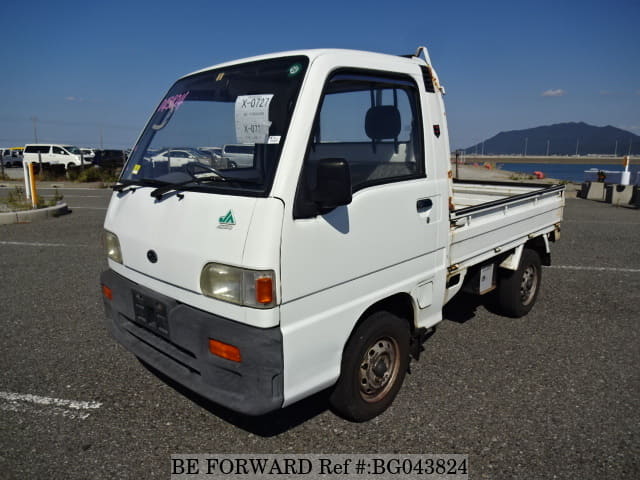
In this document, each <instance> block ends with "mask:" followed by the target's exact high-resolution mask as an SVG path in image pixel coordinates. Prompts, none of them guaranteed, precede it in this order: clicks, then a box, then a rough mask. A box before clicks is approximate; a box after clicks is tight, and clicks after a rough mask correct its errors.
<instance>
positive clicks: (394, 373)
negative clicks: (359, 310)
mask: <svg viewBox="0 0 640 480" xmlns="http://www.w3.org/2000/svg"><path fill="white" fill-rule="evenodd" d="M408 365H409V328H408V324H407V322H406V321H404V320H403V319H401V318H399V317H397V316H396V315H394V314H392V313H389V312H384V311H380V312H376V313H374V314H372V315H371V316H370V317H369V318H367V319H365V320H364V322H363V323H361V324H360V325H358V327H356V329H355V330H354V332H353V333H352V335H351V338H350V339H349V341H348V342H347V346H346V347H345V350H344V353H343V357H342V368H341V372H340V378H339V379H338V382H337V383H336V386H335V388H334V390H333V392H332V393H331V397H330V398H329V402H330V403H331V406H332V407H333V409H334V410H335V411H336V413H338V414H339V415H340V416H342V417H344V418H346V419H348V420H353V421H356V422H364V421H366V420H370V419H371V418H373V417H376V416H378V415H380V414H381V413H382V412H384V411H385V410H386V409H387V408H388V407H389V405H391V403H392V402H393V399H394V398H395V396H396V395H397V393H398V390H400V387H401V386H402V381H403V380H404V376H405V373H406V372H407V367H408Z"/></svg>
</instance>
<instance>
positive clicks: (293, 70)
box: [287, 63, 302, 77]
mask: <svg viewBox="0 0 640 480" xmlns="http://www.w3.org/2000/svg"><path fill="white" fill-rule="evenodd" d="M301 71H302V65H301V64H299V63H294V64H293V65H291V66H290V67H289V73H287V76H288V77H295V76H296V75H298V74H299V73H300V72H301Z"/></svg>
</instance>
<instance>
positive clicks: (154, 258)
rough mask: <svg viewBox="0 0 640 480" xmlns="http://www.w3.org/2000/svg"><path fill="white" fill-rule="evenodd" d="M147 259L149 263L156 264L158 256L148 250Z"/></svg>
mask: <svg viewBox="0 0 640 480" xmlns="http://www.w3.org/2000/svg"><path fill="white" fill-rule="evenodd" d="M147 259H148V260H149V261H150V262H151V263H156V262H157V261H158V254H157V253H156V252H154V251H153V250H149V251H148V252H147Z"/></svg>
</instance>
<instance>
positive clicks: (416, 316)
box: [101, 47, 565, 421]
mask: <svg viewBox="0 0 640 480" xmlns="http://www.w3.org/2000/svg"><path fill="white" fill-rule="evenodd" d="M443 94H444V88H443V87H442V86H441V84H440V82H439V80H438V77H437V75H436V72H435V70H434V68H433V66H432V65H431V61H430V60H429V55H428V52H427V50H426V48H424V47H420V48H419V49H418V51H417V52H416V53H415V55H406V56H393V55H387V54H379V53H369V52H360V51H351V50H338V49H335V50H334V49H322V50H305V51H292V52H285V53H277V54H272V55H264V56H258V57H253V58H248V59H243V60H238V61H234V62H229V63H224V64H220V65H217V66H214V67H211V68H207V69H204V70H200V71H197V72H195V73H192V74H190V75H187V76H184V77H182V78H180V79H179V80H178V81H177V82H176V83H175V84H174V85H173V86H172V87H171V89H170V90H169V92H168V93H167V94H166V96H165V97H164V98H163V100H162V101H161V102H160V104H159V105H158V107H157V108H156V110H155V111H154V112H153V114H152V115H151V118H150V119H149V122H148V124H147V126H146V128H145V129H144V130H143V132H142V134H141V135H140V137H139V139H138V141H137V144H136V146H135V148H134V149H133V152H132V154H131V156H130V158H129V160H128V162H127V164H126V166H125V168H124V170H123V172H122V174H121V177H120V179H119V181H118V183H117V184H116V185H115V186H114V187H113V188H114V192H113V195H112V198H111V202H110V204H109V208H108V211H107V214H106V219H105V223H104V228H105V248H106V250H107V255H108V267H109V268H108V270H107V271H105V272H104V273H103V274H102V276H101V284H102V292H103V296H104V304H105V309H106V317H107V325H108V327H109V330H110V332H111V334H112V335H113V336H114V337H115V338H116V339H117V341H118V342H120V343H121V344H122V345H123V346H124V347H125V348H126V349H128V350H129V351H131V352H132V353H133V354H134V355H136V356H137V357H138V358H139V359H140V360H141V361H142V362H143V363H145V364H147V365H149V366H151V367H152V369H153V370H155V371H157V372H160V373H162V374H163V375H164V376H167V377H169V378H171V379H173V380H174V381H176V382H178V383H179V384H182V385H183V386H186V387H187V388H188V389H189V390H191V391H193V392H196V393H197V394H199V395H201V396H203V397H205V398H206V399H208V400H211V401H213V402H215V403H217V404H220V405H223V406H225V407H228V408H229V409H232V410H234V411H237V412H241V413H244V414H248V415H261V414H265V413H267V412H270V411H273V410H276V409H279V408H282V407H286V406H288V405H291V404H292V403H294V402H297V401H299V400H301V399H303V398H305V397H308V396H309V395H311V394H313V393H315V392H319V391H322V390H325V389H330V390H327V392H328V393H329V396H328V398H329V403H330V405H331V407H332V408H333V410H334V411H335V412H336V413H338V414H339V415H341V416H343V417H345V418H347V419H349V420H352V421H365V420H368V419H371V418H373V417H375V416H376V415H379V414H380V413H382V412H383V411H384V410H385V409H386V408H387V407H389V405H390V404H391V403H392V401H393V399H394V398H395V396H396V394H397V392H398V390H399V388H400V386H401V384H402V381H403V379H404V376H405V373H406V372H407V370H408V367H409V362H410V359H411V358H410V357H413V358H416V359H417V357H418V355H419V353H420V351H421V350H422V348H423V347H422V344H423V342H424V341H425V340H426V338H427V337H428V336H429V334H430V333H432V332H433V329H434V326H435V325H436V324H437V323H438V322H440V321H441V320H442V319H443V306H444V305H445V304H446V303H447V302H449V301H450V300H451V299H452V298H453V297H454V296H455V295H456V293H458V292H459V291H461V290H464V291H467V292H471V293H475V294H478V295H484V294H487V295H488V298H489V299H490V301H491V302H492V304H493V305H494V306H495V308H496V310H497V311H498V312H500V313H503V314H505V315H507V316H511V317H520V316H523V315H526V314H527V313H528V312H529V310H530V309H531V307H532V306H533V304H534V302H535V301H536V298H537V295H538V292H539V288H540V279H541V273H542V272H541V265H549V264H550V244H551V242H554V241H555V240H557V239H558V238H559V234H560V222H561V221H562V214H563V208H564V200H565V198H564V187H563V186H560V185H551V186H549V185H540V184H536V185H531V184H518V183H490V182H489V183H487V182H484V183H482V182H468V181H456V180H453V179H452V172H451V163H450V150H449V139H448V131H447V121H446V115H445V109H444V104H443ZM228 144H234V145H249V146H251V147H252V150H253V158H252V162H251V165H246V166H245V165H233V164H230V165H226V166H225V168H222V167H219V166H217V165H216V164H214V163H213V162H209V161H205V160H204V159H202V160H201V161H195V162H189V163H186V164H180V165H177V166H174V165H171V164H169V162H166V161H165V162H163V161H159V160H157V156H156V154H157V152H158V151H160V150H167V149H178V148H190V149H194V150H198V149H199V148H200V147H203V146H208V148H210V147H211V146H217V147H220V148H222V147H223V146H224V145H228ZM154 157H155V158H154ZM232 167H233V168H232Z"/></svg>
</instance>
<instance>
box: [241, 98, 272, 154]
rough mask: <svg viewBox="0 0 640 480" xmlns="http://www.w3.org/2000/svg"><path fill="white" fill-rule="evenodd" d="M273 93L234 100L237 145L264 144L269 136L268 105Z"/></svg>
mask: <svg viewBox="0 0 640 480" xmlns="http://www.w3.org/2000/svg"><path fill="white" fill-rule="evenodd" d="M272 99H273V93H268V94H261V95H238V97H237V98H236V108H235V117H236V138H237V140H238V143H265V142H266V140H267V136H268V135H269V127H270V126H271V122H270V121H269V105H270V104H271V100H272Z"/></svg>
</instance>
